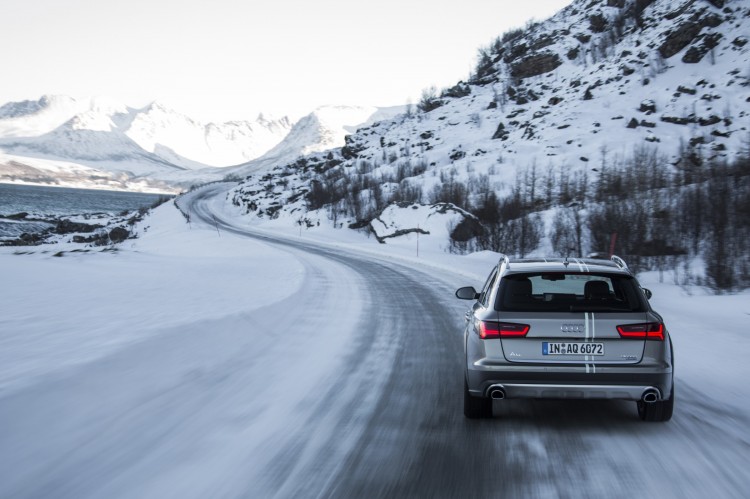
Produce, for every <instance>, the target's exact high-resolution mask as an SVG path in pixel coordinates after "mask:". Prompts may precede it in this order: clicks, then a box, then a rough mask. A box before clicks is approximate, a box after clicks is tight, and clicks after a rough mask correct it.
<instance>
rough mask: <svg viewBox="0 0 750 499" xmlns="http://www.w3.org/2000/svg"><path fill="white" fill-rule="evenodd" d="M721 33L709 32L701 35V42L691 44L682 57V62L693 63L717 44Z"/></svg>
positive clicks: (698, 60)
mask: <svg viewBox="0 0 750 499" xmlns="http://www.w3.org/2000/svg"><path fill="white" fill-rule="evenodd" d="M720 40H721V33H711V34H709V35H706V36H705V37H703V40H702V43H700V44H695V45H693V46H691V47H690V48H689V49H688V50H687V52H685V55H684V56H683V57H682V62H685V63H688V64H695V63H697V62H700V60H701V59H703V56H704V55H706V54H707V53H709V52H710V51H711V49H713V48H714V47H716V46H717V45H718V44H719V41H720Z"/></svg>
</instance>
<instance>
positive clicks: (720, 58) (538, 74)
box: [232, 0, 750, 253]
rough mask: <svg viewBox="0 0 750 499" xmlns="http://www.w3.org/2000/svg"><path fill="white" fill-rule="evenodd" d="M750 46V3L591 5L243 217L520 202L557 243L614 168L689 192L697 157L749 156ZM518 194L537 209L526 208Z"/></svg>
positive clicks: (282, 184) (509, 38) (499, 55)
mask: <svg viewBox="0 0 750 499" xmlns="http://www.w3.org/2000/svg"><path fill="white" fill-rule="evenodd" d="M748 33H750V1H749V0H685V1H682V2H676V1H673V0H575V1H574V2H572V3H571V5H569V6H568V7H566V8H565V9H563V10H562V11H560V12H559V13H557V14H556V15H555V16H553V17H552V18H550V19H548V20H546V21H543V22H539V23H536V24H530V25H528V26H527V27H526V28H525V29H519V30H516V31H512V32H509V33H506V34H505V35H502V36H501V37H499V38H498V39H497V41H496V42H495V43H493V44H492V45H491V46H490V47H487V48H485V49H482V50H481V51H480V57H479V61H478V64H477V67H476V70H475V72H474V74H473V75H472V78H471V79H470V81H469V82H468V83H464V82H459V83H458V84H457V85H455V86H454V87H452V88H447V89H444V90H443V91H442V92H436V93H435V94H434V95H430V93H429V92H426V93H425V96H424V98H423V99H422V101H421V102H420V105H419V108H420V112H417V113H411V114H404V115H400V116H399V117H397V118H395V119H392V120H385V121H381V122H379V123H377V124H373V125H372V126H369V127H364V128H361V129H360V130H359V131H358V132H357V133H354V134H352V135H351V136H349V137H348V138H347V139H346V146H345V147H343V148H342V149H339V150H337V151H333V152H329V153H326V154H325V155H321V154H312V155H310V156H308V157H305V158H303V159H301V160H299V161H296V162H294V163H289V164H287V165H285V166H279V167H277V168H276V170H275V171H274V172H272V173H271V174H266V175H262V176H261V175H256V176H254V177H252V178H250V179H248V180H246V181H245V182H244V183H243V184H241V185H240V186H239V187H238V188H237V189H236V191H235V195H234V196H233V199H232V201H233V203H234V204H235V205H237V206H238V207H239V209H240V210H241V211H244V212H246V213H248V215H251V216H254V217H256V218H255V219H256V220H257V219H261V220H262V219H264V218H269V217H271V218H273V219H283V218H284V217H287V218H288V219H290V220H289V221H290V222H291V223H297V222H298V221H300V220H303V219H305V218H308V219H311V220H322V219H325V218H330V219H333V220H334V224H337V225H342V224H341V222H342V221H343V222H345V223H344V225H346V223H351V224H353V226H355V227H360V226H362V223H360V222H361V219H364V220H365V221H372V220H373V219H374V217H377V216H378V215H379V213H381V212H382V210H383V209H384V207H385V206H387V205H388V204H389V203H394V202H395V203H401V204H402V205H404V206H405V208H402V209H411V208H409V204H410V203H413V202H417V203H426V204H429V203H433V202H436V201H445V199H446V198H451V199H458V200H461V201H463V202H462V203H458V202H456V203H457V204H460V205H461V207H463V208H467V207H468V206H470V205H471V206H472V207H474V208H476V207H481V206H482V205H483V203H484V206H490V204H488V203H487V201H488V200H491V199H490V194H492V196H496V198H494V199H495V201H496V204H495V207H494V208H493V210H494V213H495V214H498V213H500V209H499V206H498V203H499V202H507V203H509V204H508V207H509V211H510V212H512V211H513V210H514V209H515V210H516V211H518V209H519V208H523V210H524V211H523V212H521V213H520V214H516V215H513V214H512V213H509V214H505V215H503V216H505V217H506V219H508V218H511V219H514V218H516V217H519V218H518V219H519V220H520V217H521V216H525V214H528V213H531V214H532V215H534V216H539V217H543V218H542V219H541V220H539V219H534V220H531V222H532V223H534V224H536V225H541V226H542V227H541V229H540V230H542V231H546V230H549V228H550V226H551V221H552V217H553V216H554V215H555V212H554V211H549V210H550V209H552V210H555V209H556V208H557V207H559V206H561V205H562V206H565V205H567V204H568V203H570V202H571V201H572V199H569V196H567V195H566V193H565V192H564V190H565V189H567V187H568V186H569V185H572V184H573V183H576V182H577V183H578V185H579V187H580V186H583V187H580V189H579V191H580V192H583V193H584V194H583V196H584V197H585V196H587V195H588V196H589V200H592V198H591V196H590V194H591V187H590V186H593V185H596V184H597V183H600V182H601V181H602V180H603V179H604V180H606V178H605V177H604V176H603V174H602V172H603V170H604V169H605V167H606V168H612V167H613V165H614V166H616V167H622V165H623V164H625V163H626V162H631V163H628V164H632V161H636V163H637V161H638V160H639V158H656V160H655V161H653V162H652V163H653V164H656V165H657V167H658V168H662V169H663V171H665V172H666V173H668V174H671V175H673V176H675V175H677V174H678V173H679V170H680V169H681V168H684V167H685V165H684V164H683V165H680V164H678V163H679V161H681V159H682V158H684V157H685V156H686V154H685V150H686V149H688V148H689V149H691V150H692V151H694V153H695V155H696V157H698V158H699V161H704V162H705V161H710V160H712V159H716V160H722V159H726V160H730V161H731V160H733V159H734V158H736V157H737V156H738V154H741V153H742V151H743V150H745V149H746V144H747V141H748V136H749V134H750V132H748V130H750V73H748V61H750V44H748ZM649 161H651V160H649ZM652 163H649V164H652ZM610 171H611V170H610ZM519 179H520V181H519ZM571 179H572V180H571ZM600 185H603V184H601V183H600ZM680 185H686V184H685V183H682V184H680ZM586 186H589V190H588V194H587V193H586ZM519 188H520V189H521V190H522V191H521V192H518V190H517V189H519ZM612 188H614V187H612ZM525 191H531V192H530V193H529V192H525ZM514 192H516V194H517V195H518V196H519V199H520V197H523V198H524V199H529V200H530V202H528V203H527V204H526V205H523V206H519V203H521V202H520V201H518V200H516V201H514V200H513V199H512V196H514V195H516V194H514ZM566 198H568V199H567V200H566ZM498 199H499V200H500V201H499V202H498V201H497V200H498ZM592 201H593V202H595V201H596V200H592ZM524 202H525V201H524ZM513 203H516V204H513ZM556 203H559V204H556ZM563 203H565V204H563ZM579 206H580V205H579ZM319 210H323V211H322V213H318V211H319ZM543 210H548V211H547V212H544V213H542V211H543ZM579 210H580V208H579ZM306 212H307V214H306V215H302V214H303V213H306ZM536 212H539V213H538V214H537V213H536ZM575 215H576V216H579V215H580V216H581V217H585V216H586V215H587V213H586V212H585V211H583V212H576V214H575ZM423 222H426V220H423ZM274 223H281V222H274ZM287 223H289V222H287ZM315 223H317V222H315ZM469 232H470V231H469ZM521 232H523V230H522V229H521ZM507 237H512V238H516V237H517V235H512V236H511V235H510V234H507ZM532 249H533V246H532ZM542 249H545V248H542ZM546 249H549V248H546ZM594 250H598V248H594ZM524 253H525V252H524Z"/></svg>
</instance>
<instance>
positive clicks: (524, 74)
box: [510, 52, 562, 78]
mask: <svg viewBox="0 0 750 499" xmlns="http://www.w3.org/2000/svg"><path fill="white" fill-rule="evenodd" d="M561 64H562V61H561V60H560V57H559V56H558V55H557V54H555V53H552V52H544V53H541V54H534V55H531V56H529V57H526V58H525V59H523V60H522V61H520V62H517V63H515V64H513V66H512V67H511V71H510V74H511V76H513V77H514V78H530V77H532V76H539V75H541V74H544V73H549V72H550V71H554V70H555V69H557V67H558V66H560V65H561Z"/></svg>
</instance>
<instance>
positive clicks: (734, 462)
mask: <svg viewBox="0 0 750 499" xmlns="http://www.w3.org/2000/svg"><path fill="white" fill-rule="evenodd" d="M221 188H222V187H221V186H217V187H213V188H210V189H207V190H204V191H202V192H199V193H197V194H194V195H193V196H192V198H189V199H187V200H186V202H187V204H188V205H189V209H190V210H191V213H192V214H193V216H192V220H191V221H192V223H191V225H187V224H185V222H184V220H183V219H182V217H181V215H180V214H179V213H178V212H177V210H176V209H174V207H173V206H172V205H171V204H170V205H166V206H163V207H162V208H160V209H159V210H157V212H156V213H155V214H154V215H153V216H152V218H151V220H150V228H149V229H148V232H146V233H145V234H143V235H142V237H141V238H140V239H139V240H137V241H136V242H135V243H134V244H132V245H130V246H128V245H125V247H123V249H122V250H121V251H119V252H117V253H116V254H102V253H95V254H76V253H68V254H66V255H65V256H63V257H61V258H54V257H52V256H51V255H50V254H44V253H38V254H33V255H13V254H12V253H11V252H10V251H4V252H2V253H0V265H1V266H0V270H1V271H2V276H3V286H2V289H0V304H2V305H0V306H2V316H1V317H0V497H2V498H6V497H8V498H11V497H12V498H40V497H42V498H43V497H52V498H104V497H106V498H117V497H127V498H144V497H153V498H167V497H175V498H177V497H179V498H183V497H194V498H210V497H634V496H644V495H648V496H662V497H677V496H679V497H708V496H710V497H746V496H747V491H748V490H750V472H748V465H749V463H748V461H749V459H748V456H749V455H750V430H748V428H750V417H749V416H748V405H749V404H748V399H750V392H749V390H748V388H747V384H746V383H745V381H744V380H746V379H748V375H750V373H749V372H748V368H747V367H746V359H747V355H748V354H749V353H750V352H749V351H748V350H749V349H748V344H749V343H750V342H749V341H748V338H747V337H746V335H745V334H743V331H744V329H743V328H744V324H746V320H747V319H746V317H747V315H746V314H747V312H748V310H747V309H748V305H747V303H748V295H747V294H745V295H737V296H729V297H707V296H693V297H685V296H684V295H683V294H681V293H680V292H679V290H678V288H675V287H670V286H666V285H662V286H661V287H659V285H658V283H655V284H654V285H653V286H650V287H652V289H654V290H655V298H654V300H655V301H656V300H658V297H659V293H662V296H663V297H664V298H663V301H662V302H661V303H658V302H657V304H656V306H657V309H658V310H659V311H661V312H662V313H663V314H664V315H665V316H666V319H667V322H668V324H670V326H671V330H672V332H673V335H674V341H675V348H676V355H677V357H676V369H677V392H676V396H677V405H676V409H675V415H674V418H673V420H672V421H671V422H669V423H666V424H654V423H651V424H648V423H643V422H641V421H639V420H638V419H637V416H636V411H635V404H634V403H625V402H590V401H585V402H580V401H560V402H533V401H500V402H496V403H495V404H496V405H495V413H496V416H497V417H496V418H495V419H493V420H486V421H468V420H466V419H464V417H463V414H462V405H461V403H462V393H461V390H462V382H461V379H462V378H461V376H462V367H461V361H462V360H461V358H462V347H461V330H462V327H463V323H462V322H463V312H464V311H465V309H466V308H467V303H466V302H460V301H458V300H456V299H455V298H454V297H453V291H454V290H455V288H457V287H459V286H461V285H464V284H471V285H474V286H479V285H481V280H482V278H483V277H484V275H481V274H484V273H485V272H486V271H488V270H489V267H488V266H486V264H483V265H481V266H479V268H480V270H476V269H477V265H476V262H474V264H473V265H469V264H468V263H465V264H464V268H461V265H462V263H461V262H463V261H464V260H461V259H460V258H459V257H451V258H453V259H452V260H450V265H454V267H455V269H456V271H457V272H456V273H454V272H451V271H449V270H446V267H447V264H441V265H438V264H435V265H423V264H420V263H408V262H407V260H406V259H404V258H401V257H399V256H396V257H393V256H386V257H377V256H374V255H373V254H372V253H368V254H364V253H361V252H357V251H353V250H351V249H347V248H348V247H347V246H346V245H345V244H339V245H322V244H317V243H310V242H306V241H300V240H294V239H293V238H287V239H279V240H271V239H270V238H269V236H268V235H267V233H266V234H260V235H259V234H258V233H256V234H255V235H252V234H247V233H246V231H245V229H243V228H242V226H241V224H240V222H238V221H236V220H235V219H233V218H232V217H229V216H228V215H227V212H226V211H222V210H221V209H219V208H217V206H219V204H220V203H219V202H218V201H217V200H220V199H222V198H221V197H217V196H214V195H215V194H220V191H221ZM467 262H468V261H467ZM458 272H460V274H459V273H458ZM467 275H473V276H474V277H473V278H469V277H467ZM8 283H12V285H9V284H8ZM687 301H689V303H686V302H687ZM707 305H710V306H712V310H713V311H714V312H716V311H717V310H719V311H722V315H723V317H724V318H725V327H724V328H722V327H717V326H719V325H720V324H722V323H721V321H718V322H717V321H716V320H714V319H713V318H712V317H711V316H710V313H711V312H709V311H708V310H701V309H700V307H702V306H707ZM672 318H673V319H674V320H673V321H672V322H670V320H671V319H672ZM709 330H710V331H711V332H712V336H713V343H712V344H713V345H714V347H715V349H714V350H713V351H711V352H705V350H706V348H705V347H706V346H707V345H708V344H709V343H707V342H706V332H707V331H709ZM722 334H723V336H722V341H717V340H716V336H717V335H722ZM722 345H723V346H722Z"/></svg>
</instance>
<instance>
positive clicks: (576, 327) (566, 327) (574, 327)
mask: <svg viewBox="0 0 750 499" xmlns="http://www.w3.org/2000/svg"><path fill="white" fill-rule="evenodd" d="M585 330H586V329H585V326H584V325H583V324H563V325H561V326H560V331H562V332H563V333H582V332H584V331H585Z"/></svg>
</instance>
